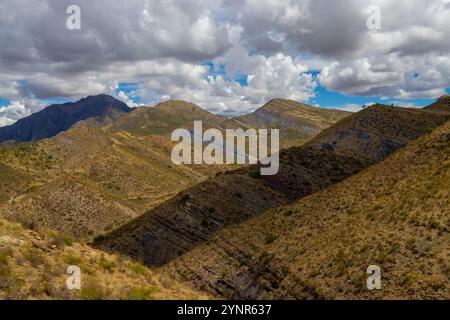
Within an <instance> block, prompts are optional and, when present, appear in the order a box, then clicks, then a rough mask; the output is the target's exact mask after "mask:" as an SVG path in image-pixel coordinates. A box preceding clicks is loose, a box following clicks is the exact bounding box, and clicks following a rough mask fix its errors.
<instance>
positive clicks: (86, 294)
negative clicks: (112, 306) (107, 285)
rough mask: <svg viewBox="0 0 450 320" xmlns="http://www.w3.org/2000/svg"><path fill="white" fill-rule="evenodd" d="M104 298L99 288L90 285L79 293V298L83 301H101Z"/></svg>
mask: <svg viewBox="0 0 450 320" xmlns="http://www.w3.org/2000/svg"><path fill="white" fill-rule="evenodd" d="M105 297H106V293H105V291H104V290H103V289H102V288H100V287H99V286H94V285H90V286H88V287H86V288H82V289H81V292H80V298H81V299H84V300H103V299H105Z"/></svg>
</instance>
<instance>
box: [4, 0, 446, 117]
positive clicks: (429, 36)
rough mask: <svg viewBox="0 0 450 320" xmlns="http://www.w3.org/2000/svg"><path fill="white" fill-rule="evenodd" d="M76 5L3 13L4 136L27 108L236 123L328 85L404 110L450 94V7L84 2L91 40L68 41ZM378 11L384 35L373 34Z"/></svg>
mask: <svg viewBox="0 0 450 320" xmlns="http://www.w3.org/2000/svg"><path fill="white" fill-rule="evenodd" d="M71 4H73V1H70V0H59V1H56V0H42V1H40V2H39V4H37V3H36V2H35V1H31V0H2V1H1V2H0V43H2V46H0V71H1V72H0V98H3V99H6V100H9V101H11V105H10V106H8V107H6V108H2V110H3V109H5V110H6V109H11V112H8V113H7V112H6V111H5V110H3V113H2V119H3V120H2V121H3V122H2V123H3V124H5V123H6V122H11V121H15V119H16V118H17V117H18V116H19V115H20V114H21V115H25V114H26V112H25V111H23V112H22V113H20V112H19V111H18V110H20V108H19V105H20V106H22V105H23V106H24V108H25V109H27V110H29V111H31V110H35V109H34V107H33V106H32V105H30V104H29V103H28V104H27V103H24V101H25V100H26V99H28V100H30V99H35V100H44V99H50V98H55V97H62V98H66V99H69V100H75V99H78V98H81V97H84V96H86V95H92V94H99V93H109V94H112V95H115V96H117V97H119V98H121V99H122V100H124V101H125V102H126V103H127V104H128V105H130V106H135V101H133V100H132V99H131V97H132V96H133V97H135V96H138V97H139V98H140V101H142V102H143V103H146V104H151V103H154V102H157V101H160V100H162V99H167V98H174V99H185V100H189V101H193V102H195V103H198V104H200V105H201V106H202V107H205V108H207V109H209V110H211V111H216V112H221V113H224V114H229V115H233V114H239V113H244V112H248V111H251V110H253V109H255V108H256V107H258V106H259V105H261V104H262V103H265V102H266V101H267V100H269V99H272V98H276V97H282V98H289V99H294V100H299V101H308V100H309V99H311V98H312V97H314V96H315V92H314V91H315V88H316V86H317V81H318V82H319V83H320V84H321V85H323V86H325V87H326V88H327V89H329V90H331V91H337V92H340V93H343V94H346V95H355V96H383V97H386V98H395V99H399V100H407V99H416V98H436V97H438V96H439V95H441V94H443V93H444V92H445V89H446V88H448V87H450V57H449V54H448V53H449V52H450V42H449V41H447V39H446V37H447V35H448V31H449V30H450V1H449V0H417V1H410V0H398V1H387V0H335V1H328V0H221V1H207V0H185V1H178V0H166V1H157V0H135V1H125V0H117V1H107V0H97V1H88V0H79V1H77V2H76V4H78V5H79V6H80V7H81V16H82V20H81V30H68V29H67V28H66V19H67V16H68V15H67V14H66V8H67V6H69V5H71ZM369 5H376V6H379V8H380V10H381V29H380V30H377V31H371V30H369V29H368V28H367V18H368V14H367V12H366V8H367V7H368V6H369ZM211 65H212V68H211ZM311 69H313V70H318V71H319V72H320V74H319V75H318V76H317V78H315V77H313V76H312V75H311V74H310V72H309V71H310V70H311ZM124 82H132V83H136V88H135V89H134V91H133V92H132V93H129V92H126V91H124V90H121V88H120V83H124ZM41 104H42V103H41ZM349 108H350V107H349ZM14 110H15V111H14ZM13 111H14V112H16V113H14V112H13ZM5 119H8V120H5ZM0 125H2V124H0Z"/></svg>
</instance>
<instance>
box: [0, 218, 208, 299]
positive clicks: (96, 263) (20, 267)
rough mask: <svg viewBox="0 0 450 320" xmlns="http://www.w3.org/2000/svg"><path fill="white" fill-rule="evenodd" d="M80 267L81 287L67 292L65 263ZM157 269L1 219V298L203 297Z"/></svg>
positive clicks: (64, 237) (204, 296) (56, 233)
mask: <svg viewBox="0 0 450 320" xmlns="http://www.w3.org/2000/svg"><path fill="white" fill-rule="evenodd" d="M70 265H77V266H79V267H80V269H81V289H80V290H69V289H68V288H67V287H66V281H67V280H68V277H69V275H68V274H67V273H66V270H67V267H68V266H70ZM208 298H209V297H208V296H207V295H205V294H202V293H200V292H199V291H196V290H193V289H191V288H190V287H189V286H186V285H185V284H182V283H179V282H176V281H173V280H172V279H170V277H168V276H167V275H165V274H164V273H161V272H159V271H157V270H153V269H150V268H147V267H145V266H142V265H141V264H139V263H137V262H134V261H130V260H129V259H125V258H124V257H118V256H113V255H108V254H106V253H104V252H101V251H98V250H94V249H92V248H91V247H89V246H87V245H85V244H80V243H76V242H74V241H73V240H72V239H71V238H70V237H67V236H66V235H63V234H60V233H58V232H54V231H45V232H39V233H38V232H35V231H32V230H27V229H24V228H23V227H22V226H20V225H18V224H15V223H12V222H9V221H6V220H3V219H0V299H1V300H17V299H19V300H28V299H29V300H36V299H39V300H65V299H76V300H78V299H86V300H103V299H106V300H110V299H111V300H112V299H116V300H117V299H120V300H154V299H160V300H172V299H177V300H179V299H208Z"/></svg>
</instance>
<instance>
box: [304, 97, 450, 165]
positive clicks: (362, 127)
mask: <svg viewBox="0 0 450 320" xmlns="http://www.w3.org/2000/svg"><path fill="white" fill-rule="evenodd" d="M449 119H450V114H448V115H447V114H443V113H439V112H430V110H421V109H407V108H398V107H393V106H387V105H381V104H376V105H373V106H370V107H368V108H366V109H364V110H362V111H360V112H359V113H357V114H355V115H353V116H350V117H347V118H345V119H343V120H342V121H340V122H339V123H337V124H336V125H335V126H332V127H330V128H327V129H326V130H324V131H323V132H321V133H320V134H318V135H317V136H315V137H314V138H313V139H312V140H311V141H309V142H308V144H307V145H308V146H314V147H316V148H319V149H321V150H330V151H333V152H334V153H336V154H341V155H345V156H349V157H353V158H354V159H358V160H360V161H363V162H365V163H367V164H373V163H376V162H378V161H380V160H383V159H384V158H386V157H387V156H388V155H389V154H391V153H392V152H393V151H395V150H398V149H399V148H402V147H404V146H405V145H406V144H407V143H408V142H410V141H412V140H415V139H417V138H418V137H420V136H422V135H423V134H425V133H429V132H431V131H432V130H433V129H434V128H436V127H437V126H439V125H441V124H443V123H444V122H445V121H447V120H449Z"/></svg>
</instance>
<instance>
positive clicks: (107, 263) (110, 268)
mask: <svg viewBox="0 0 450 320" xmlns="http://www.w3.org/2000/svg"><path fill="white" fill-rule="evenodd" d="M98 265H99V266H100V267H102V268H103V269H105V270H108V271H109V272H113V271H114V267H115V265H114V263H113V262H111V261H109V260H107V259H105V258H103V257H102V258H101V259H100V261H99V262H98Z"/></svg>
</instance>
